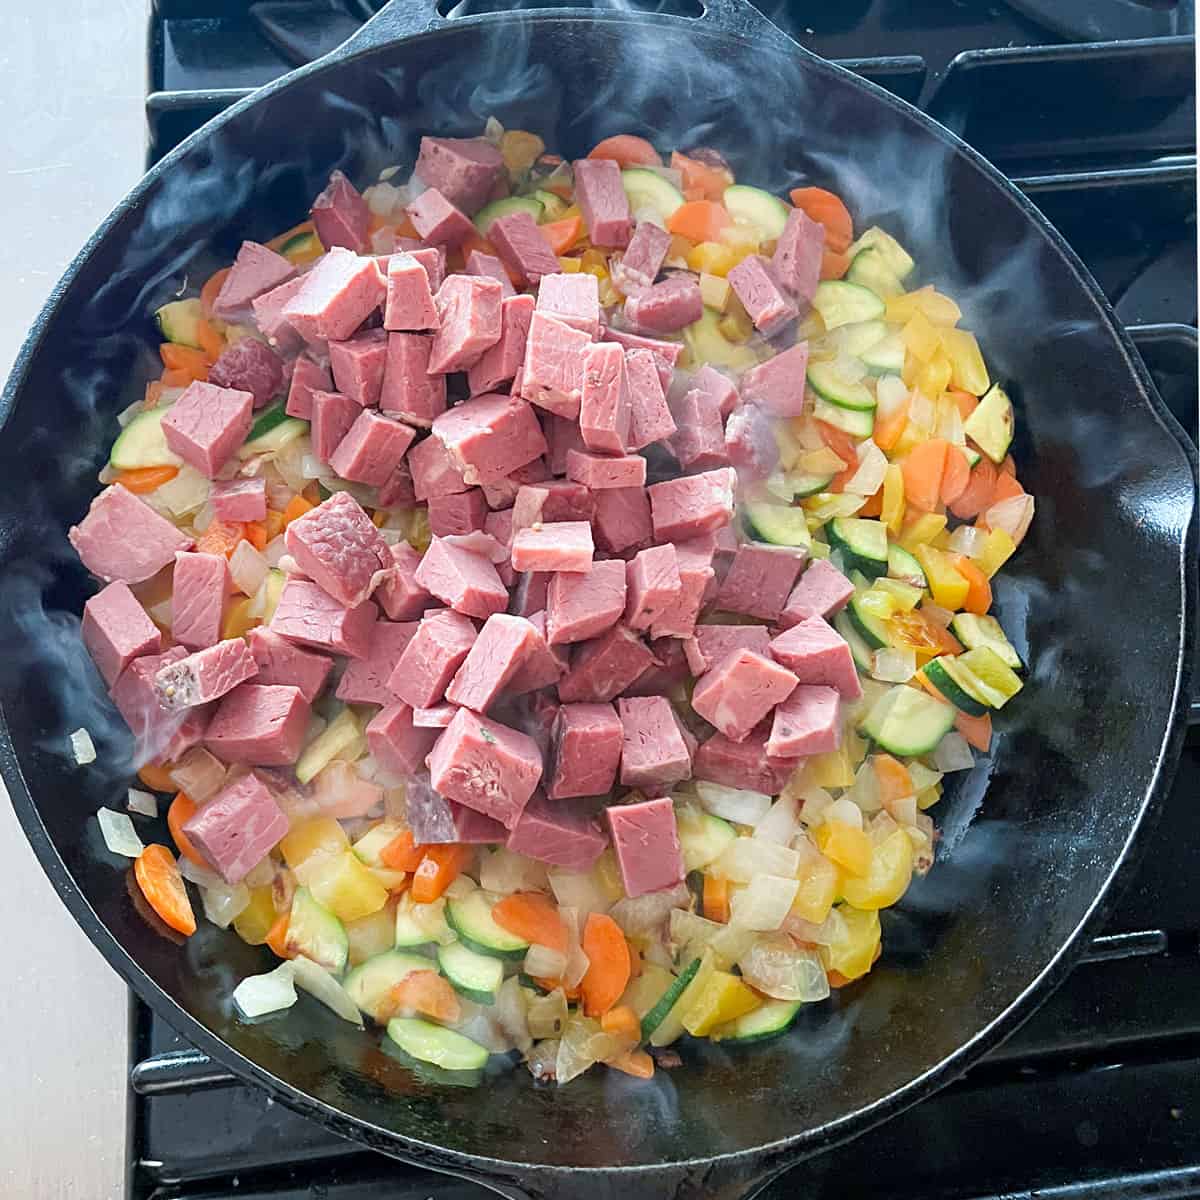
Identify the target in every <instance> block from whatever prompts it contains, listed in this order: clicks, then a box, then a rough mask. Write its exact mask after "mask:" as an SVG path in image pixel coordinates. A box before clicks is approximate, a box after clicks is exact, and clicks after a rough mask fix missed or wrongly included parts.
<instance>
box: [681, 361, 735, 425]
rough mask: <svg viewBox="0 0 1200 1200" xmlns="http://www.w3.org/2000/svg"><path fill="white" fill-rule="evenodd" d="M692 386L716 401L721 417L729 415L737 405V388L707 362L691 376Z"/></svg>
mask: <svg viewBox="0 0 1200 1200" xmlns="http://www.w3.org/2000/svg"><path fill="white" fill-rule="evenodd" d="M692 387H694V388H698V389H699V390H700V391H702V392H703V393H704V394H705V395H706V396H709V397H711V398H712V399H713V400H714V401H716V405H717V408H718V409H719V410H720V412H721V416H722V417H727V416H729V414H730V413H731V412H733V410H734V409H735V408H736V407H737V405H738V390H737V386H736V385H735V384H734V382H733V380H732V379H730V378H729V376H728V375H722V374H721V372H720V371H718V370H717V369H716V368H715V367H712V366H710V365H709V364H708V363H705V364H704V366H702V367H701V368H700V370H698V371H697V372H696V373H695V375H693V376H692Z"/></svg>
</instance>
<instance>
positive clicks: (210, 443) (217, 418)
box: [162, 343, 261, 479]
mask: <svg viewBox="0 0 1200 1200" xmlns="http://www.w3.org/2000/svg"><path fill="white" fill-rule="evenodd" d="M260 344H261V343H260ZM253 410H254V396H253V395H252V394H251V393H250V392H248V391H239V390H237V389H234V388H227V387H218V386H217V385H216V384H213V383H201V382H199V381H193V382H192V383H189V384H188V386H187V387H186V388H185V389H184V393H183V395H182V396H180V397H179V399H178V400H176V401H175V403H174V404H173V405H172V406H171V408H170V409H169V410H168V412H167V413H166V415H165V416H164V417H163V419H162V431H163V436H164V437H165V438H166V442H167V448H168V449H169V450H171V451H172V452H173V453H175V454H178V455H179V457H180V458H182V459H183V460H184V462H186V463H188V464H189V465H190V466H193V467H195V468H196V470H197V471H199V472H200V473H201V474H202V475H207V476H208V478H209V479H212V478H214V477H215V476H216V474H217V472H218V471H220V469H221V468H222V467H223V466H224V465H225V464H226V463H227V462H228V461H229V460H230V458H232V457H233V453H234V451H235V450H236V449H237V448H238V447H239V446H240V445H241V444H242V442H244V441H245V440H246V434H247V433H249V432H250V425H251V423H252V422H253V420H254V415H253Z"/></svg>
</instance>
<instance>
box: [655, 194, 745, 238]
mask: <svg viewBox="0 0 1200 1200" xmlns="http://www.w3.org/2000/svg"><path fill="white" fill-rule="evenodd" d="M732 224H733V220H732V218H731V217H730V215H729V213H727V212H726V211H725V206H724V205H723V204H718V203H717V202H716V201H715V200H690V201H688V203H687V204H681V205H680V206H679V207H678V208H677V209H676V210H675V211H674V212H673V213H672V214H671V215H670V216H669V217H668V218H667V229H668V230H669V231H670V232H671V233H674V234H677V235H678V236H679V237H685V238H687V239H688V240H689V241H692V242H715V241H718V240H719V239H720V237H721V230H722V229H727V228H728V227H729V226H730V225H732Z"/></svg>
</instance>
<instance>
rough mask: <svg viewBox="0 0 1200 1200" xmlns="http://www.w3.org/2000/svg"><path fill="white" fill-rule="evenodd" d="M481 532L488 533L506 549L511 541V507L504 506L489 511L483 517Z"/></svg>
mask: <svg viewBox="0 0 1200 1200" xmlns="http://www.w3.org/2000/svg"><path fill="white" fill-rule="evenodd" d="M483 532H484V533H487V534H490V535H491V536H492V537H494V538H495V539H496V541H498V542H499V543H500V545H501V546H503V547H504V548H505V549H506V550H507V549H508V547H509V546H510V544H511V543H512V535H513V511H512V509H511V508H504V509H500V510H498V511H493V512H489V513H488V514H487V515H486V516H485V517H484V518H483Z"/></svg>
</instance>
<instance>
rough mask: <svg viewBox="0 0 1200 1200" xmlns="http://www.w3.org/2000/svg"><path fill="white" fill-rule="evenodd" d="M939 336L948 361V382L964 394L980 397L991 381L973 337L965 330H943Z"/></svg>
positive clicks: (977, 343) (977, 344)
mask: <svg viewBox="0 0 1200 1200" xmlns="http://www.w3.org/2000/svg"><path fill="white" fill-rule="evenodd" d="M941 334H942V349H943V350H944V351H945V353H946V357H947V358H948V359H949V360H950V367H951V375H950V382H951V383H952V384H953V385H954V386H955V387H956V388H962V390H963V391H964V392H970V393H971V394H972V395H974V396H982V395H983V393H984V392H986V391H987V390H988V388H989V387H991V382H992V381H991V378H990V377H989V376H988V369H987V364H986V363H985V362H984V361H983V354H982V352H981V351H980V349H979V342H978V341H977V340H976V339H975V335H974V334H973V333H968V332H967V331H966V330H965V329H943V330H942V331H941Z"/></svg>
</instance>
